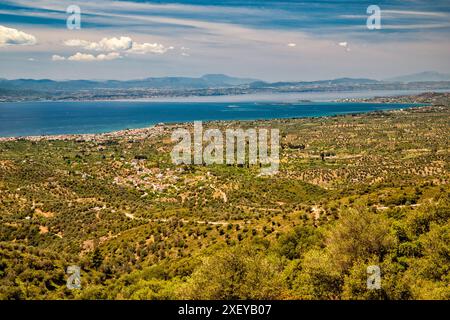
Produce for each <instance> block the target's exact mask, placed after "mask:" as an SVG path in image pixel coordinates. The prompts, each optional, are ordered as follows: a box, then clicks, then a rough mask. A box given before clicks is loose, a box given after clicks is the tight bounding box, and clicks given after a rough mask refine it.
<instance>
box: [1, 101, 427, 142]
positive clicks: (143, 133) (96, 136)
mask: <svg viewBox="0 0 450 320" xmlns="http://www.w3.org/2000/svg"><path fill="white" fill-rule="evenodd" d="M430 107H434V106H433V105H432V104H425V105H421V106H411V107H408V108H405V109H408V110H412V111H414V110H425V109H427V108H430ZM405 109H403V108H402V109H390V110H380V111H367V112H357V113H350V112H349V113H341V114H335V115H326V116H318V117H289V118H273V119H254V120H248V119H245V120H239V119H235V120H208V121H203V122H204V123H214V122H220V123H225V124H226V123H233V122H250V121H253V122H270V121H280V120H297V119H328V118H330V117H333V118H336V117H348V116H369V115H371V114H383V113H385V114H391V113H398V112H405ZM190 123H191V122H174V123H158V124H155V125H152V126H149V127H142V128H135V129H123V130H115V131H110V132H103V133H82V134H57V135H30V136H13V137H0V142H11V141H22V140H26V141H45V140H47V141H48V140H65V141H71V140H72V141H83V142H85V141H97V142H98V141H100V142H101V141H107V140H110V139H117V138H125V137H127V138H136V139H144V138H150V137H155V136H160V135H164V134H165V133H167V131H169V130H171V129H172V128H174V127H179V126H186V125H189V124H190Z"/></svg>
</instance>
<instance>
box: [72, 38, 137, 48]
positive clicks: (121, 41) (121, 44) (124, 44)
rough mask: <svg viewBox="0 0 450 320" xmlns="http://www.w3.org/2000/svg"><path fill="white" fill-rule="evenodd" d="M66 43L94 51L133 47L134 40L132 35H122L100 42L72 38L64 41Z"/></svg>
mask: <svg viewBox="0 0 450 320" xmlns="http://www.w3.org/2000/svg"><path fill="white" fill-rule="evenodd" d="M64 44H65V45H66V46H69V47H82V48H84V49H86V50H92V51H106V52H109V51H118V50H121V51H124V50H128V49H131V47H132V45H133V40H131V38H130V37H120V38H116V37H113V38H103V39H102V40H100V41H99V42H91V41H86V40H80V39H71V40H67V41H64Z"/></svg>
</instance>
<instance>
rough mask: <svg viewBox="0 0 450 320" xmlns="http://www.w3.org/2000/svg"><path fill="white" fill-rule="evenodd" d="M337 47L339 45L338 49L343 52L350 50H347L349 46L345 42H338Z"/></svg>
mask: <svg viewBox="0 0 450 320" xmlns="http://www.w3.org/2000/svg"><path fill="white" fill-rule="evenodd" d="M338 45H339V46H340V47H343V48H345V51H347V52H348V51H350V48H349V46H348V42H347V41H342V42H339V43H338Z"/></svg>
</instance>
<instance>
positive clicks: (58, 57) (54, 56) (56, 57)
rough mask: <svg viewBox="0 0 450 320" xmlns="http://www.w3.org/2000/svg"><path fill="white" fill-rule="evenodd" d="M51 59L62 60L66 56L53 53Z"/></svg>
mask: <svg viewBox="0 0 450 320" xmlns="http://www.w3.org/2000/svg"><path fill="white" fill-rule="evenodd" d="M52 60H53V61H63V60H66V58H64V57H61V56H58V55H57V54H54V55H53V56H52Z"/></svg>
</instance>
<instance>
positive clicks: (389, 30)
mask: <svg viewBox="0 0 450 320" xmlns="http://www.w3.org/2000/svg"><path fill="white" fill-rule="evenodd" d="M69 5H78V6H79V7H80V9H81V29H79V30H69V29H67V27H66V19H67V17H68V16H69V15H68V14H67V13H66V8H67V7H68V6H69ZM369 5H378V6H379V7H380V8H381V29H379V30H369V29H368V28H367V27H366V20H367V17H368V16H369V14H367V12H366V10H367V7H368V6H369ZM449 53H450V1H448V0H445V1H439V0H438V1H420V0H415V1H405V0H403V1H374V0H372V1H336V0H335V1H333V0H329V1H287V0H285V1H271V0H269V1H263V0H259V1H250V0H240V1H237V0H229V1H223V0H222V1H205V0H190V1H177V2H169V1H125V0H122V1H111V0H96V1H71V0H70V1H66V0H58V1H56V0H53V1H51V0H33V1H31V0H14V1H12V0H6V1H5V0H2V3H0V77H3V78H52V79H136V78H144V77H151V76H200V75H202V74H206V73H226V74H230V75H234V76H243V77H253V78H259V79H263V80H269V81H276V80H317V79H329V78H337V77H369V78H376V79H383V78H388V77H391V76H397V75H401V74H408V73H415V72H421V71H426V70H435V71H440V72H450V59H449V58H448V57H449V56H450V55H449Z"/></svg>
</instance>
